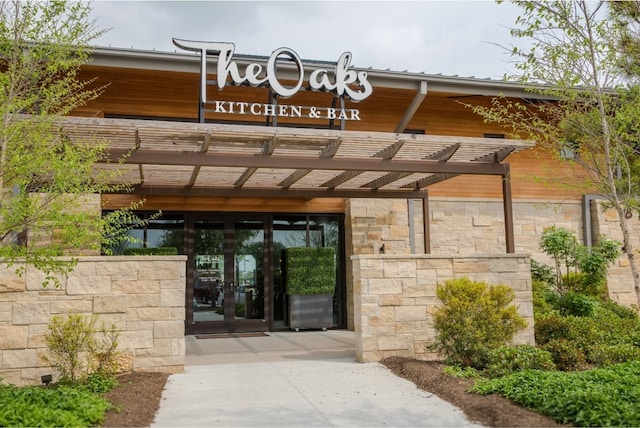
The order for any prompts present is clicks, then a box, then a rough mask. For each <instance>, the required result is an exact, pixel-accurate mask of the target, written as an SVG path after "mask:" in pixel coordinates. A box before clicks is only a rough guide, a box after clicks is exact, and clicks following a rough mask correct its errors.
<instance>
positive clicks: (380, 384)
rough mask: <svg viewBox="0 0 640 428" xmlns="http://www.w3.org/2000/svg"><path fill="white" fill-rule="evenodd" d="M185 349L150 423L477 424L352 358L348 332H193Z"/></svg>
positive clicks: (378, 367)
mask: <svg viewBox="0 0 640 428" xmlns="http://www.w3.org/2000/svg"><path fill="white" fill-rule="evenodd" d="M186 354H187V364H186V367H185V372H184V373H181V374H175V375H172V376H171V377H170V378H169V380H168V382H167V385H166V387H165V390H164V393H163V398H162V401H161V404H160V409H159V411H158V414H157V415H156V418H155V421H154V423H153V424H152V426H153V427H177V426H194V427H195V426H228V427H231V426H233V427H258V426H259V427H267V426H269V427H302V426H305V427H307V426H309V427H384V426H386V427H400V426H402V427H460V426H473V424H471V423H470V422H469V421H467V420H466V419H465V417H464V415H463V414H462V412H461V411H460V410H458V409H457V408H455V407H453V406H452V405H451V404H449V403H447V402H445V401H443V400H441V399H440V398H438V397H436V396H434V395H432V394H429V393H426V392H424V391H421V390H419V389H417V388H416V387H415V386H414V385H413V384H412V383H411V382H408V381H406V380H404V379H401V378H398V377H396V376H395V375H393V374H392V373H391V372H390V371H389V370H388V369H387V368H385V367H384V366H383V365H381V364H378V363H369V364H361V363H357V362H355V359H354V357H353V355H354V345H353V332H350V331H338V330H335V331H326V332H319V331H318V332H316V331H312V332H298V333H295V332H284V333H269V336H262V337H242V338H226V339H196V338H195V337H193V336H188V337H187V349H186Z"/></svg>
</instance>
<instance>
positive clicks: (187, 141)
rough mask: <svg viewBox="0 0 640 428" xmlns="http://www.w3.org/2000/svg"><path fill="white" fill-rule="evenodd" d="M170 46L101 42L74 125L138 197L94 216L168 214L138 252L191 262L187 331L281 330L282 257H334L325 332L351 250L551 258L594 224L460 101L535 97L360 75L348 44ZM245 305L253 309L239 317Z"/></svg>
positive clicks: (468, 84)
mask: <svg viewBox="0 0 640 428" xmlns="http://www.w3.org/2000/svg"><path fill="white" fill-rule="evenodd" d="M174 44H175V45H176V47H177V48H178V49H177V52H175V53H165V52H155V51H154V52H149V51H138V50H129V49H111V48H109V49H105V48H99V49H96V51H95V53H94V61H93V63H91V64H90V65H88V66H87V67H86V68H85V70H84V72H85V73H86V76H87V77H93V76H95V77H97V78H98V80H97V83H98V84H105V85H108V86H106V88H105V91H104V93H103V95H102V96H100V97H99V98H98V99H96V100H95V101H94V102H92V103H91V104H89V105H88V106H86V108H84V109H82V111H78V112H77V113H78V115H82V116H85V118H83V119H79V120H78V121H77V122H76V121H73V120H72V119H70V123H74V126H75V129H76V130H77V131H79V132H80V133H82V132H86V133H87V135H89V134H90V133H91V132H94V133H96V135H97V136H99V137H104V138H105V140H107V141H108V142H109V145H110V148H111V160H112V161H115V160H117V159H118V158H120V157H121V156H122V155H124V154H127V156H128V157H127V160H126V162H127V164H126V171H127V172H126V174H125V176H123V180H124V181H127V182H128V183H132V184H133V185H134V187H133V192H132V193H131V194H127V195H103V196H102V209H103V210H109V209H111V208H119V207H123V206H127V205H128V204H129V203H130V202H131V201H133V200H137V199H139V198H140V197H144V198H145V200H146V202H145V203H144V209H145V210H146V211H147V212H149V213H153V212H156V211H158V210H160V211H162V216H161V217H159V219H158V220H152V221H150V223H149V225H148V226H147V227H146V228H144V229H143V230H140V231H139V232H140V237H141V238H142V241H143V242H144V244H141V245H146V246H163V245H172V246H176V247H178V248H179V252H180V253H181V254H186V255H187V256H188V257H189V262H188V268H187V291H186V294H187V301H186V332H187V333H198V332H220V331H243V330H251V331H254V330H273V329H279V328H286V324H287V320H286V312H287V310H286V304H285V296H286V294H285V290H284V283H283V278H282V271H281V267H282V266H281V258H282V257H281V256H282V254H281V250H282V249H284V248H287V247H292V246H319V247H325V246H330V247H333V248H335V250H336V255H337V260H338V263H337V270H336V274H337V287H336V294H335V299H334V326H336V327H339V328H353V323H352V321H351V319H352V317H353V314H352V306H353V301H352V298H353V296H352V288H353V277H352V271H351V266H350V258H351V257H352V256H358V255H371V254H395V255H399V254H433V255H447V256H473V255H480V254H483V255H488V254H504V253H515V252H518V253H525V254H533V255H534V257H540V258H543V261H546V260H544V257H543V256H540V255H539V253H540V250H539V248H538V239H539V236H540V233H541V232H542V229H543V228H544V227H546V226H549V225H552V224H555V225H557V226H564V227H568V228H570V229H572V230H575V231H576V233H577V234H578V236H579V237H580V238H583V237H584V239H585V240H588V239H593V237H594V233H593V230H594V229H595V228H594V225H593V224H592V225H591V227H590V229H591V230H585V227H584V223H585V222H586V223H592V222H591V217H595V220H596V221H595V223H597V226H598V228H601V226H600V224H599V223H601V222H599V221H598V218H597V217H598V216H599V214H600V212H599V211H598V210H594V209H591V208H592V205H593V204H594V201H595V198H588V195H587V197H586V198H584V197H583V195H570V194H566V192H562V191H560V190H559V189H550V188H549V187H548V185H544V184H537V183H535V181H534V180H533V177H534V176H535V175H543V174H549V173H550V172H549V171H552V170H553V168H554V167H555V166H554V165H553V162H552V161H551V160H550V159H549V160H546V159H545V158H544V157H543V158H540V155H539V154H536V153H535V150H534V149H532V146H533V144H532V142H529V141H519V140H509V139H506V138H505V135H504V130H503V129H502V128H500V127H498V126H496V125H492V124H487V123H484V122H483V119H482V118H481V117H479V116H477V115H475V114H474V113H473V112H472V111H471V109H470V108H469V107H468V105H487V104H488V103H489V102H490V100H491V97H493V96H496V95H499V94H501V95H506V96H510V97H514V98H520V99H522V98H531V97H532V95H531V93H527V92H525V91H524V90H523V88H522V87H521V86H519V85H518V84H516V83H513V82H505V81H494V80H487V79H476V78H460V77H449V76H440V75H437V76H434V75H427V74H423V73H409V72H395V71H390V70H386V71H382V70H373V69H363V68H357V67H355V66H354V65H353V64H352V63H355V62H356V61H357V58H352V55H351V54H350V53H349V52H345V53H343V54H342V55H341V56H340V57H339V58H337V60H336V61H335V62H329V61H318V60H313V61H307V60H302V59H301V57H300V56H299V55H298V53H297V52H295V51H294V50H292V49H289V48H279V49H276V50H274V52H273V53H272V54H271V55H270V56H268V57H258V56H247V55H239V54H236V53H235V45H234V44H233V43H222V42H192V41H185V40H177V39H174ZM86 117H90V118H91V119H87V118H86ZM558 166H559V167H561V165H558ZM585 203H586V204H587V205H588V206H586V207H585V206H584V205H585ZM586 215H588V216H589V218H588V219H587V220H585V216H586ZM605 223H606V224H605V225H603V226H606V225H609V226H610V224H609V223H611V222H606V218H605ZM614 226H615V223H614ZM614 229H615V228H614ZM595 230H598V231H599V229H595ZM606 232H609V233H611V232H612V230H609V229H607V230H606ZM596 236H597V235H596ZM621 263H622V264H624V262H621ZM614 270H615V269H614ZM211 281H215V284H216V285H215V286H213V289H212V288H211ZM622 282H623V283H624V281H622ZM625 285H626V287H625ZM626 288H630V286H629V284H626V283H625V284H624V285H622V284H621V285H616V284H615V283H614V284H611V291H612V293H613V297H614V298H616V299H617V300H619V301H621V302H622V303H630V302H631V301H632V300H629V299H632V298H633V293H632V289H629V290H627V289H626ZM626 293H630V295H629V296H627V295H626ZM247 294H249V295H250V296H249V299H248V298H247ZM221 295H224V296H226V297H227V298H226V299H225V302H227V304H228V305H230V306H228V307H227V308H219V306H221V303H222V299H221V298H220V296H221ZM228 297H233V299H235V302H233V305H231V304H230V303H229V300H231V299H228ZM250 301H251V302H250ZM247 303H251V306H252V308H250V309H251V311H250V312H251V313H244V312H242V311H241V310H240V311H235V309H234V308H235V305H236V304H241V305H245V309H246V306H248V305H247ZM230 308H231V309H230ZM221 309H222V311H221ZM225 309H226V310H225ZM219 312H224V313H219ZM227 312H231V313H227ZM236 312H237V313H236ZM245 312H246V311H245Z"/></svg>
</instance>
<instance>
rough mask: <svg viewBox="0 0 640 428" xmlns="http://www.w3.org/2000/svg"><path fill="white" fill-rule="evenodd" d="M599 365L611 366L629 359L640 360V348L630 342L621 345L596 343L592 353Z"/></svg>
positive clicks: (594, 360)
mask: <svg viewBox="0 0 640 428" xmlns="http://www.w3.org/2000/svg"><path fill="white" fill-rule="evenodd" d="M589 359H590V360H591V362H593V363H594V364H596V365H597V366H610V365H613V364H619V363H625V362H627V361H633V360H640V348H638V347H637V346H634V345H632V344H629V343H622V344H619V345H595V346H594V347H593V348H592V350H591V354H590V358H589Z"/></svg>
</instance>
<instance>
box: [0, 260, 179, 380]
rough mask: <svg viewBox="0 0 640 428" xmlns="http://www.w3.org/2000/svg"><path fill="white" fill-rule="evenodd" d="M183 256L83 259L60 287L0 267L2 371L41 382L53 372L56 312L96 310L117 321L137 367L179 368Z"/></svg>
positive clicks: (39, 277)
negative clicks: (48, 335) (51, 336)
mask: <svg viewBox="0 0 640 428" xmlns="http://www.w3.org/2000/svg"><path fill="white" fill-rule="evenodd" d="M185 261H186V256H162V257H160V256H127V257H124V256H114V257H100V256H95V257H81V258H80V259H79V262H78V265H77V266H76V267H75V269H74V270H73V272H71V273H70V274H69V275H68V276H67V277H66V278H62V280H61V283H62V284H61V286H60V288H52V287H47V288H42V282H43V276H42V274H41V273H40V272H38V271H35V270H33V269H31V270H28V271H27V273H26V275H24V276H22V277H19V276H17V275H16V274H15V273H14V270H15V269H14V268H8V267H7V266H2V267H0V377H1V378H3V379H4V382H5V383H12V384H15V385H27V384H39V383H40V376H41V375H44V374H49V373H52V370H51V368H50V367H48V366H47V365H46V363H45V362H44V360H43V355H44V353H45V352H46V345H45V342H44V334H45V332H46V330H47V325H48V323H49V321H50V319H51V317H52V316H54V315H58V314H72V313H79V314H97V315H98V323H99V324H100V323H101V322H104V323H106V324H108V325H110V324H111V323H113V324H114V325H115V326H116V327H117V329H118V331H119V333H120V337H119V342H120V344H119V347H118V349H119V350H122V351H126V352H127V353H129V354H130V355H132V357H133V368H134V370H146V371H163V372H170V373H176V372H181V371H183V370H184V359H185V338H184V320H185V286H186V277H185V268H186V263H185Z"/></svg>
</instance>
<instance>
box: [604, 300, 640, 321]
mask: <svg viewBox="0 0 640 428" xmlns="http://www.w3.org/2000/svg"><path fill="white" fill-rule="evenodd" d="M600 307H601V308H602V309H604V310H606V311H608V312H611V313H613V314H616V315H617V316H619V317H620V318H623V319H632V320H637V319H638V318H639V317H638V311H637V310H636V309H632V308H628V307H626V306H622V305H619V304H618V303H616V302H614V301H613V300H609V299H605V300H603V301H601V302H600Z"/></svg>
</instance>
